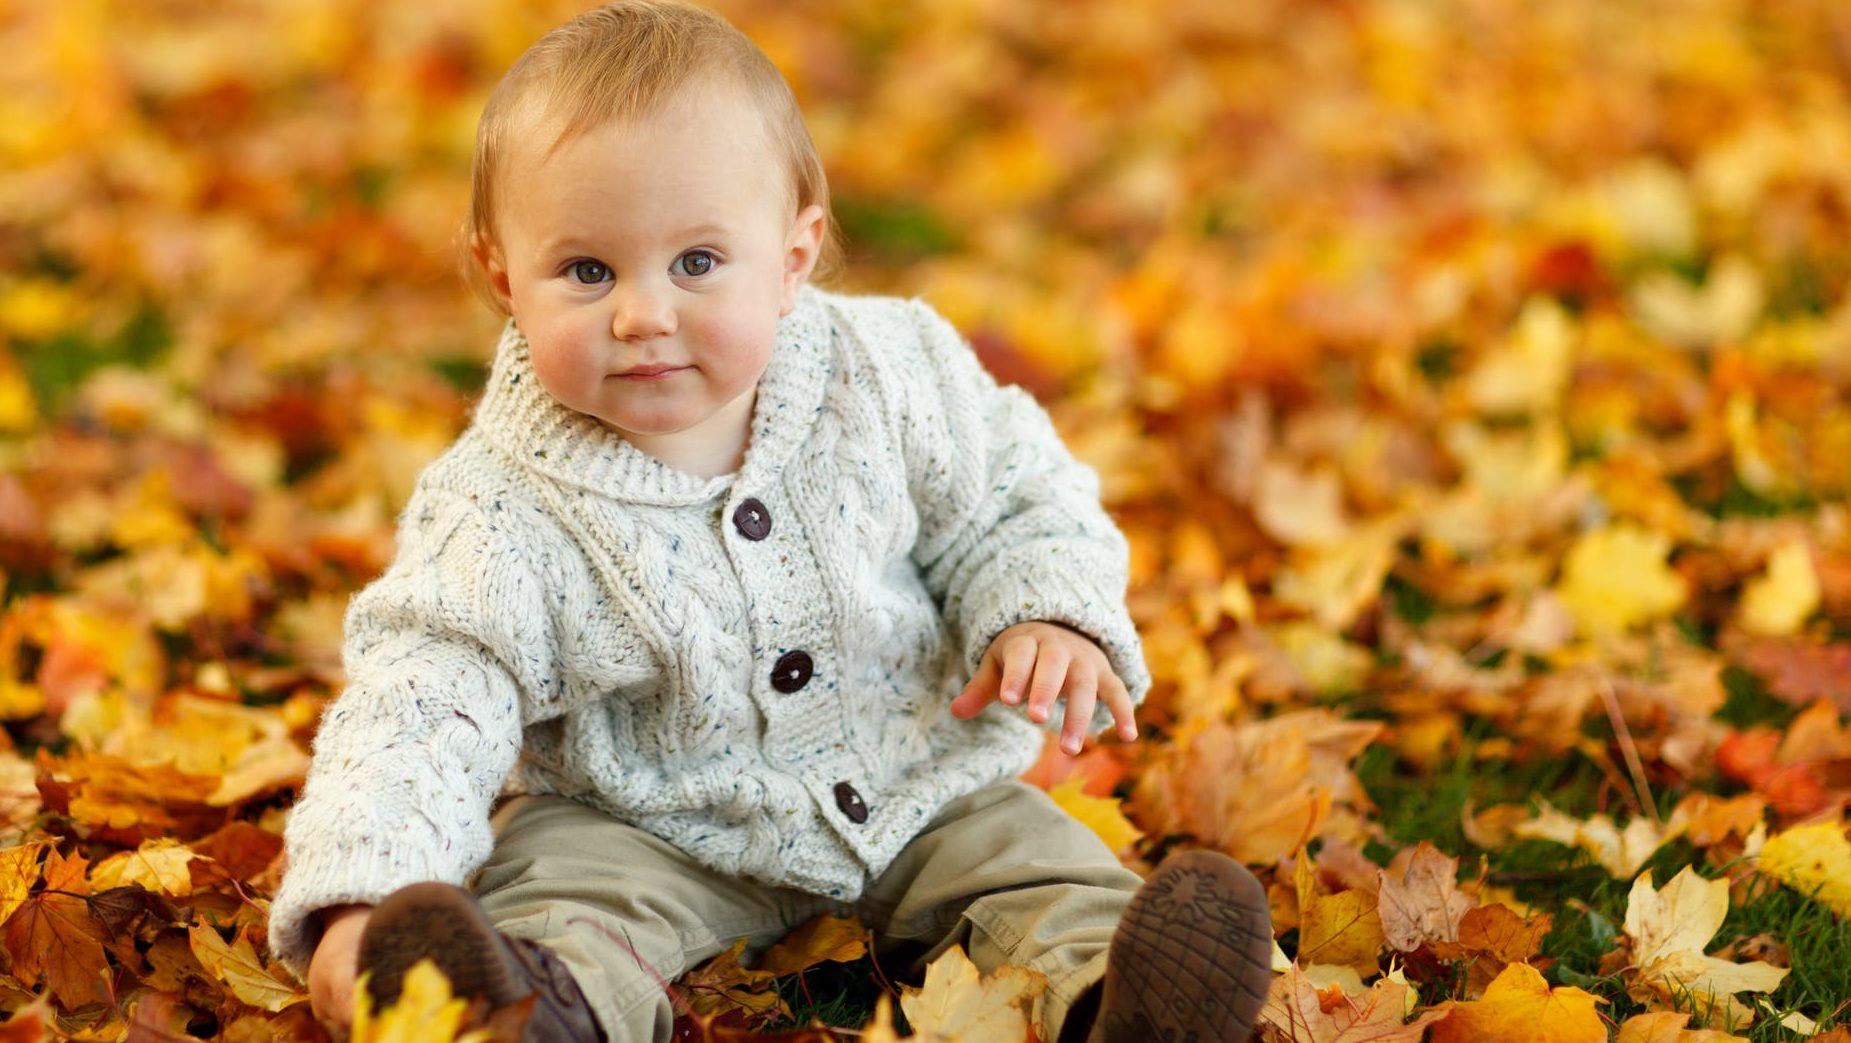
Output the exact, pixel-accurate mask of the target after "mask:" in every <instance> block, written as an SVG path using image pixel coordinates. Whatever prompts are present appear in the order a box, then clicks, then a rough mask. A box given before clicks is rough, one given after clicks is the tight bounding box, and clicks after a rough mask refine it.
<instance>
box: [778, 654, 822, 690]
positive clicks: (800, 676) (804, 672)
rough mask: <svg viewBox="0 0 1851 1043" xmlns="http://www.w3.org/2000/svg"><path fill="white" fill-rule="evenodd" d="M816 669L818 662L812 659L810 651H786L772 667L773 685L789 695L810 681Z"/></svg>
mask: <svg viewBox="0 0 1851 1043" xmlns="http://www.w3.org/2000/svg"><path fill="white" fill-rule="evenodd" d="M815 670H816V663H815V662H813V661H812V660H811V659H810V653H808V652H786V653H784V654H783V655H781V656H779V657H778V662H777V665H775V666H773V667H772V668H771V687H773V688H776V689H777V690H778V691H780V692H783V693H785V694H786V695H789V694H790V693H792V692H794V691H797V690H798V689H799V688H802V687H803V686H804V685H806V684H809V683H810V675H811V674H812V673H814V672H815Z"/></svg>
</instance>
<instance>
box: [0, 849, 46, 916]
mask: <svg viewBox="0 0 1851 1043" xmlns="http://www.w3.org/2000/svg"><path fill="white" fill-rule="evenodd" d="M44 848H45V845H44V844H21V845H19V846H18V847H9V848H7V849H5V850H3V851H0V923H5V922H6V921H7V918H8V917H10V916H12V915H13V911H14V910H15V909H18V908H19V907H20V906H21V905H23V904H25V901H26V897H27V896H28V895H30V894H31V893H32V885H33V884H36V883H38V880H39V852H40V851H42V850H44Z"/></svg>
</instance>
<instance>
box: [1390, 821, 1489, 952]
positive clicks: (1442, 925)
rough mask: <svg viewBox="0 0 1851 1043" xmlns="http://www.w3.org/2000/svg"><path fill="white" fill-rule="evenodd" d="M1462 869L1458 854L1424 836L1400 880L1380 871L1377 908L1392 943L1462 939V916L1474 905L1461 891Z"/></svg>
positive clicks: (1401, 946) (1405, 947) (1411, 945)
mask: <svg viewBox="0 0 1851 1043" xmlns="http://www.w3.org/2000/svg"><path fill="white" fill-rule="evenodd" d="M1458 870H1459V860H1458V859H1456V858H1448V857H1446V856H1445V855H1444V854H1442V853H1441V852H1440V850H1439V849H1438V848H1436V847H1434V846H1433V845H1432V844H1429V843H1427V842H1426V841H1424V840H1423V841H1421V842H1420V844H1419V845H1418V846H1416V847H1415V848H1414V855H1413V857H1412V858H1411V859H1410V860H1409V862H1408V866H1407V871H1406V872H1405V873H1403V874H1402V876H1401V879H1399V880H1396V879H1394V878H1393V877H1392V876H1390V875H1389V874H1388V872H1387V871H1386V870H1384V871H1383V872H1382V873H1381V891H1380V898H1379V900H1378V908H1379V909H1380V911H1381V916H1382V934H1383V936H1384V938H1385V939H1386V940H1387V942H1388V944H1389V945H1391V946H1393V947H1394V948H1396V949H1398V950H1400V951H1402V952H1413V951H1414V950H1415V949H1418V948H1420V947H1421V946H1423V945H1427V944H1431V943H1433V942H1452V941H1458V939H1459V924H1460V921H1461V920H1462V919H1463V918H1464V916H1465V914H1466V912H1467V911H1468V910H1470V909H1471V908H1472V905H1473V902H1472V899H1471V898H1470V897H1469V896H1467V895H1464V894H1461V893H1460V892H1459V883H1458Z"/></svg>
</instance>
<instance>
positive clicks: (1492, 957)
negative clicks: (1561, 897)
mask: <svg viewBox="0 0 1851 1043" xmlns="http://www.w3.org/2000/svg"><path fill="white" fill-rule="evenodd" d="M1553 923H1554V918H1553V917H1551V916H1550V915H1549V914H1548V913H1537V914H1533V915H1530V916H1522V915H1519V914H1518V913H1517V911H1516V910H1514V909H1512V908H1511V907H1510V906H1508V905H1504V904H1502V903H1498V904H1495V905H1480V906H1474V907H1472V908H1471V909H1468V910H1466V913H1465V915H1464V916H1463V917H1461V918H1460V920H1459V938H1458V940H1457V941H1451V942H1435V943H1433V944H1432V945H1431V946H1430V948H1431V949H1432V952H1433V955H1434V956H1436V957H1438V958H1439V959H1441V960H1449V961H1464V962H1465V964H1466V983H1465V996H1466V998H1468V999H1469V998H1475V997H1480V996H1483V995H1484V992H1485V989H1487V988H1489V987H1490V985H1491V982H1492V981H1494V980H1496V978H1497V976H1498V975H1500V974H1502V973H1504V969H1505V968H1506V967H1509V966H1510V965H1511V964H1514V963H1528V962H1530V961H1531V960H1532V959H1534V958H1535V957H1536V954H1537V953H1539V952H1541V951H1542V944H1543V938H1544V936H1546V935H1547V934H1548V933H1549V928H1550V927H1551V926H1552V925H1553Z"/></svg>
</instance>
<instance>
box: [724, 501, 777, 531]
mask: <svg viewBox="0 0 1851 1043" xmlns="http://www.w3.org/2000/svg"><path fill="white" fill-rule="evenodd" d="M733 527H734V528H736V529H738V530H739V535H741V536H744V537H745V538H746V539H748V540H762V539H764V538H765V537H767V536H769V535H771V512H770V511H768V510H766V509H765V505H764V504H762V503H760V502H758V501H757V500H754V499H750V498H747V499H744V500H741V501H739V506H738V507H735V508H733Z"/></svg>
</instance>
